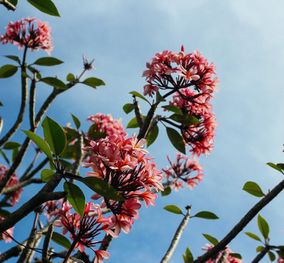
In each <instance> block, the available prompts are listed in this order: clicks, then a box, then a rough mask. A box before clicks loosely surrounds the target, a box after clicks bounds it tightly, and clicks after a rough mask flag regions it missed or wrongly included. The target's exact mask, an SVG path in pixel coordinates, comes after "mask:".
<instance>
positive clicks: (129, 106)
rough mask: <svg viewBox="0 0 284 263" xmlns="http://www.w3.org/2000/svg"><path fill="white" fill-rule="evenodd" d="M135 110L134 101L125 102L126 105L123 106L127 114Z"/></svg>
mask: <svg viewBox="0 0 284 263" xmlns="http://www.w3.org/2000/svg"><path fill="white" fill-rule="evenodd" d="M133 110H134V105H133V104H132V103H126V104H124V106H123V111H124V112H125V113H126V114H128V113H130V112H131V111H133Z"/></svg>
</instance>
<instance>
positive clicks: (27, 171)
mask: <svg viewBox="0 0 284 263" xmlns="http://www.w3.org/2000/svg"><path fill="white" fill-rule="evenodd" d="M40 154H41V152H40V150H39V149H36V153H35V156H34V158H33V160H32V161H31V163H30V165H29V166H28V167H27V169H26V170H25V172H24V173H23V175H22V176H21V178H20V181H24V180H25V179H26V178H25V177H26V176H27V175H28V173H29V172H30V171H31V169H33V167H34V165H35V163H36V161H37V159H38V157H39V156H40Z"/></svg>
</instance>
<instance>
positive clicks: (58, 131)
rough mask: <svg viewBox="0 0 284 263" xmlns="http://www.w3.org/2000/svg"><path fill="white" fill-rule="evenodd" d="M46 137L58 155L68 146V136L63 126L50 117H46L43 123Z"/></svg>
mask: <svg viewBox="0 0 284 263" xmlns="http://www.w3.org/2000/svg"><path fill="white" fill-rule="evenodd" d="M42 128H43V132H44V138H45V140H46V141H47V143H48V144H49V146H50V149H51V150H52V152H53V153H55V154H56V155H57V156H58V155H60V154H61V153H62V152H63V151H64V148H65V146H66V136H65V133H64V131H63V129H62V128H61V126H60V125H59V124H58V123H57V122H55V121H54V120H52V119H51V118H49V117H46V118H45V119H44V121H43V123H42Z"/></svg>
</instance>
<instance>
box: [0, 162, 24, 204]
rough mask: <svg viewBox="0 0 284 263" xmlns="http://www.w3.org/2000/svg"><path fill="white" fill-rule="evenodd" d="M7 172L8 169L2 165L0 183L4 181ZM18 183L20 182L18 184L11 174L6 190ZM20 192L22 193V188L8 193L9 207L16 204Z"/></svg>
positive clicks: (17, 180)
mask: <svg viewBox="0 0 284 263" xmlns="http://www.w3.org/2000/svg"><path fill="white" fill-rule="evenodd" d="M7 172H8V168H7V167H6V166H5V165H3V164H2V165H0V182H1V181H2V180H3V179H4V177H5V176H6V174H7ZM19 183H20V182H19V179H18V177H17V176H16V175H15V174H13V175H12V176H11V177H10V180H9V181H8V184H7V185H6V189H9V188H12V187H14V186H16V185H18V184H19ZM22 192H23V188H22V187H19V188H17V189H16V190H15V191H12V192H10V193H9V195H8V196H9V198H8V200H7V203H8V204H10V205H11V206H13V205H15V204H16V203H17V202H19V200H20V198H21V194H22Z"/></svg>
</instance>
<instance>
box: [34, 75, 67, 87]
mask: <svg viewBox="0 0 284 263" xmlns="http://www.w3.org/2000/svg"><path fill="white" fill-rule="evenodd" d="M40 81H42V82H43V83H45V84H47V85H49V86H52V87H54V88H56V89H63V90H65V89H67V86H66V85H65V84H64V82H63V81H61V80H60V79H58V78H54V77H46V78H42V79H40Z"/></svg>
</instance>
